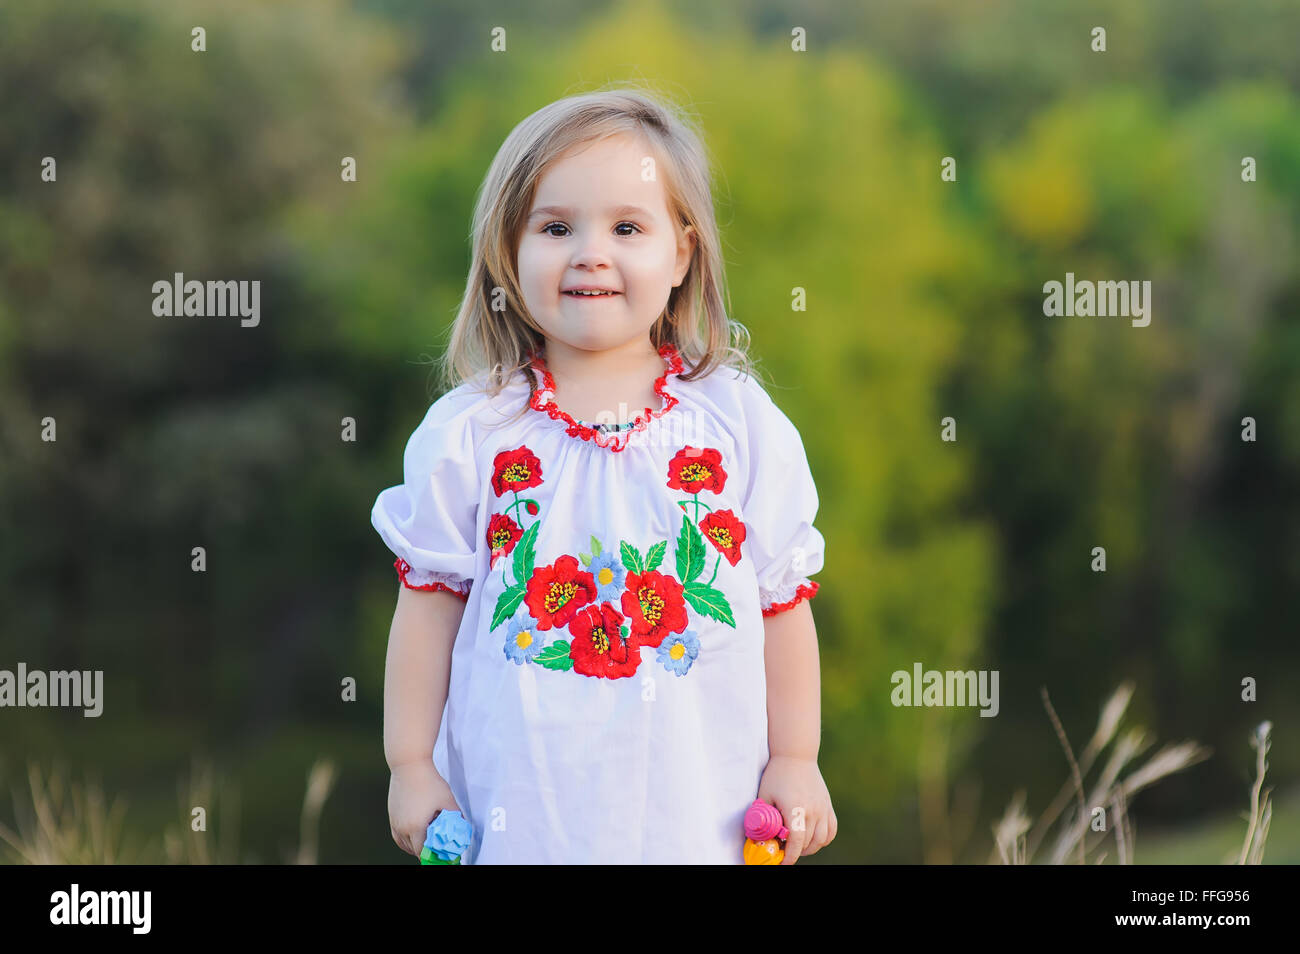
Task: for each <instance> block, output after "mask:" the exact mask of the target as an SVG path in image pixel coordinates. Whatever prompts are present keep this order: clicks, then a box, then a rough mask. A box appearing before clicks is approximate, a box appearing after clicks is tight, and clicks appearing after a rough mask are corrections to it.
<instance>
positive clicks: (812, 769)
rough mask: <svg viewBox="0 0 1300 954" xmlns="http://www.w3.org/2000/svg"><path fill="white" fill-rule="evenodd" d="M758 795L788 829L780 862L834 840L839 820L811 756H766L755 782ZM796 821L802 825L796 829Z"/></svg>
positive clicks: (789, 862) (791, 861)
mask: <svg viewBox="0 0 1300 954" xmlns="http://www.w3.org/2000/svg"><path fill="white" fill-rule="evenodd" d="M758 797H759V798H761V799H763V801H765V802H770V803H771V804H773V805H775V806H776V807H777V810H778V811H780V812H781V818H782V819H784V822H785V827H786V828H789V829H790V834H789V837H787V838H786V842H785V857H784V858H783V859H782V860H781V864H783V865H792V864H794V863H795V862H796V861H798V860H799V858H800V856H801V855H815V854H816V853H817V852H818V851H820V850H821V849H822V848H824V847H825V846H826V845H828V844H830V843H831V842H832V841H833V840H834V839H835V833H836V831H838V830H839V823H838V822H837V821H836V819H835V810H834V809H832V808H831V793H830V791H829V790H827V788H826V782H825V781H823V780H822V773H821V771H820V770H819V769H818V768H817V761H816V760H815V759H797V758H791V757H789V756H782V755H778V756H774V757H772V758H770V759H768V762H767V768H765V769H763V777H762V779H761V780H760V781H759V783H758ZM801 810H802V814H800V811H801ZM797 821H798V822H801V825H802V827H801V828H800V829H799V830H796V829H795V825H794V823H795V822H797Z"/></svg>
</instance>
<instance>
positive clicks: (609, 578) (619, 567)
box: [587, 550, 627, 606]
mask: <svg viewBox="0 0 1300 954" xmlns="http://www.w3.org/2000/svg"><path fill="white" fill-rule="evenodd" d="M587 572H588V573H590V574H591V576H592V579H594V580H595V581H596V602H597V603H609V604H610V605H612V606H618V604H619V600H620V599H621V598H622V595H623V583H624V581H625V580H626V579H627V570H626V569H625V568H624V566H623V564H622V562H621V561H620V560H619V558H618V555H617V554H616V553H614V552H613V551H612V550H605V551H604V552H602V553H599V554H597V555H596V556H594V557H592V558H591V563H590V564H589V565H588V566H587Z"/></svg>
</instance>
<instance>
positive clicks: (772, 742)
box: [763, 600, 822, 762]
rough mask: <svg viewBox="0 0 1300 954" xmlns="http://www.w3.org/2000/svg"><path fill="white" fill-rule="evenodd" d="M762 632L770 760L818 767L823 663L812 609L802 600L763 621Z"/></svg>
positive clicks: (766, 617) (764, 618) (765, 617)
mask: <svg viewBox="0 0 1300 954" xmlns="http://www.w3.org/2000/svg"><path fill="white" fill-rule="evenodd" d="M763 630H764V639H765V640H766V642H765V643H764V646H763V663H764V667H765V668H766V670H767V747H768V750H769V758H776V757H778V756H781V757H788V758H797V759H806V760H808V761H812V762H816V761H817V751H818V749H819V748H820V747H821V734H822V732H821V664H820V662H819V660H818V654H817V628H816V626H814V625H813V615H812V607H811V606H809V604H808V601H807V600H801V601H800V602H798V603H796V604H795V605H794V606H792V607H790V609H788V610H784V611H782V612H780V613H777V614H776V615H775V616H764V617H763Z"/></svg>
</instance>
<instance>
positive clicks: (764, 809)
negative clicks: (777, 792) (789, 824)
mask: <svg viewBox="0 0 1300 954" xmlns="http://www.w3.org/2000/svg"><path fill="white" fill-rule="evenodd" d="M789 835H790V829H788V828H786V827H785V825H783V824H782V823H781V813H780V812H779V811H777V809H776V806H775V805H769V804H768V803H767V802H765V801H763V800H762V799H761V798H756V799H754V803H753V804H752V805H750V806H749V809H748V810H747V811H746V812H745V837H746V838H748V839H749V840H750V841H755V842H758V841H768V840H769V839H772V838H779V839H781V840H782V841H785V840H786V838H787V837H789Z"/></svg>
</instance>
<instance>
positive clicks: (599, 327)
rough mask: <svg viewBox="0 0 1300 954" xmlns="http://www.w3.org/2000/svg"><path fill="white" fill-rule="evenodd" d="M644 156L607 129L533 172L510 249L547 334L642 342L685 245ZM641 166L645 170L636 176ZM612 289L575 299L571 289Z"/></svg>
mask: <svg viewBox="0 0 1300 954" xmlns="http://www.w3.org/2000/svg"><path fill="white" fill-rule="evenodd" d="M652 155H653V153H652V152H651V151H650V150H649V148H648V147H647V146H646V145H645V144H644V143H643V142H641V141H640V140H637V139H633V138H631V137H629V136H625V135H616V136H611V137H609V138H606V139H603V140H600V141H598V142H594V143H582V144H580V145H577V146H574V147H573V148H571V149H570V150H568V151H567V152H565V153H564V154H563V155H561V156H560V157H559V158H558V159H556V160H555V161H554V162H553V163H552V164H551V166H550V168H548V169H547V170H546V172H545V174H544V175H543V176H542V179H541V181H540V182H539V183H538V185H537V189H536V193H535V195H534V197H533V204H532V208H531V209H530V210H529V216H528V218H527V220H526V221H525V223H524V226H523V230H522V234H521V235H520V239H519V247H518V249H517V268H518V271H519V283H520V287H521V289H522V291H523V296H524V304H525V305H526V306H527V308H528V311H529V313H530V314H531V315H532V316H533V319H534V320H535V321H536V322H537V323H538V325H540V326H541V328H542V330H543V332H544V333H545V335H546V337H547V339H548V340H551V339H555V340H558V341H560V342H562V343H563V344H565V345H567V346H569V347H571V348H575V349H580V350H583V351H609V350H611V349H615V348H619V347H621V346H623V345H629V344H633V343H635V342H640V341H646V340H648V336H649V332H650V329H651V327H653V325H654V323H655V321H656V320H658V318H659V316H660V315H661V314H662V313H663V310H664V307H665V306H666V305H667V304H668V296H669V294H670V293H671V291H672V289H673V288H675V287H676V286H678V285H680V284H681V283H682V279H683V278H684V277H685V275H686V270H687V268H689V267H690V261H691V254H692V252H693V251H694V248H695V235H694V233H693V231H690V230H686V231H683V230H682V229H681V228H680V227H678V226H677V224H676V222H675V221H674V219H673V217H672V216H671V215H670V214H669V211H668V200H667V195H666V193H665V191H664V188H663V184H662V182H660V179H659V175H658V169H657V166H652V165H651V163H649V162H645V161H644V160H645V159H647V158H648V157H650V156H652ZM643 168H654V169H655V176H654V178H653V179H650V180H649V181H646V180H645V179H643V178H642V169H643ZM579 288H597V289H604V290H607V291H609V292H612V294H608V295H596V296H590V297H582V296H579V295H577V294H575V293H573V290H574V289H579Z"/></svg>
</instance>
